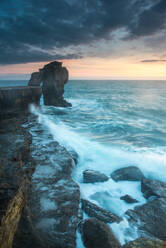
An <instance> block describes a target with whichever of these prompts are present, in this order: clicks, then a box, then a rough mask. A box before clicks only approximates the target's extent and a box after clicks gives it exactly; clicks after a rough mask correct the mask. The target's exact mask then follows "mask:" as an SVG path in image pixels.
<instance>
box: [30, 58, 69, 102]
mask: <svg viewBox="0 0 166 248" xmlns="http://www.w3.org/2000/svg"><path fill="white" fill-rule="evenodd" d="M68 77H69V73H68V70H67V69H66V68H65V67H62V63H61V62H58V61H54V62H51V63H49V64H47V65H45V66H44V67H43V68H42V69H40V70H39V72H34V73H32V75H31V79H30V81H29V83H28V85H29V86H39V85H40V84H41V83H43V85H42V90H43V96H44V104H45V105H52V106H59V107H69V106H71V104H70V103H68V102H67V101H65V100H64V98H63V94H64V85H65V84H66V83H67V81H68Z"/></svg>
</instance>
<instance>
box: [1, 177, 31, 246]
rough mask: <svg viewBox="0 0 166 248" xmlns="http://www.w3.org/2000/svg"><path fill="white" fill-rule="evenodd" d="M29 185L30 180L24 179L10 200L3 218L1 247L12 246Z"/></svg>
mask: <svg viewBox="0 0 166 248" xmlns="http://www.w3.org/2000/svg"><path fill="white" fill-rule="evenodd" d="M27 185H28V182H27V180H26V179H24V180H23V182H22V183H21V186H20V188H19V190H18V192H17V193H16V195H15V196H14V197H13V199H12V200H11V201H10V203H9V205H8V208H7V210H6V213H5V214H4V216H3V218H2V220H1V226H0V248H11V247H12V244H13V239H14V236H15V233H16V231H17V226H18V222H19V220H20V217H21V214H22V209H23V207H24V205H25V197H26V188H27Z"/></svg>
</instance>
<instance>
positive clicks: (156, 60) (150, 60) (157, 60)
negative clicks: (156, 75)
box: [141, 59, 166, 63]
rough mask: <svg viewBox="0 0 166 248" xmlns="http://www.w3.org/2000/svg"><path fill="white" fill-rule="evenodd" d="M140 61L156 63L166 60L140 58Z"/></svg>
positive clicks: (165, 60)
mask: <svg viewBox="0 0 166 248" xmlns="http://www.w3.org/2000/svg"><path fill="white" fill-rule="evenodd" d="M141 62H142V63H157V62H166V59H146V60H141Z"/></svg>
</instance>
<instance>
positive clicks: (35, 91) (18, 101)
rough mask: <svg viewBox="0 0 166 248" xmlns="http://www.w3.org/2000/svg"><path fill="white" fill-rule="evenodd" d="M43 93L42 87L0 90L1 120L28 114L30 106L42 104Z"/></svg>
mask: <svg viewBox="0 0 166 248" xmlns="http://www.w3.org/2000/svg"><path fill="white" fill-rule="evenodd" d="M41 93H42V91H41V88H40V87H28V86H21V87H2V88H0V119H3V118H6V117H7V118H8V117H12V116H16V115H17V114H22V113H27V112H28V107H29V104H31V103H33V104H36V105H38V104H39V103H40V97H41Z"/></svg>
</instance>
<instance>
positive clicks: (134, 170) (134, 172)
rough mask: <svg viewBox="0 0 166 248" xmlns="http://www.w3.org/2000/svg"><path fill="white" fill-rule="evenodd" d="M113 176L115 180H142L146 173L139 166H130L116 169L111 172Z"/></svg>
mask: <svg viewBox="0 0 166 248" xmlns="http://www.w3.org/2000/svg"><path fill="white" fill-rule="evenodd" d="M111 178H112V179H113V180H114V181H123V180H127V181H141V180H142V179H143V178H144V175H143V174H142V172H141V171H140V169H139V168H138V167H136V166H128V167H125V168H121V169H118V170H116V171H114V172H113V173H112V174H111Z"/></svg>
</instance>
